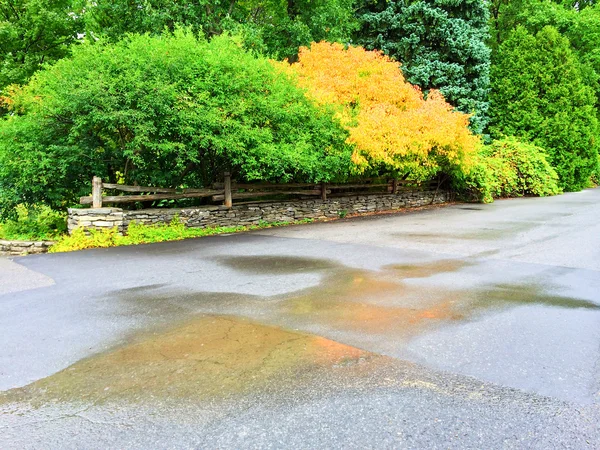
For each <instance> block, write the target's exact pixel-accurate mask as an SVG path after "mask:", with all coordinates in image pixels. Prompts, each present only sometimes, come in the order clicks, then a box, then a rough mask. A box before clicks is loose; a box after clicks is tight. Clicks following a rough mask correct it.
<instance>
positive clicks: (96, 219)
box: [67, 208, 123, 234]
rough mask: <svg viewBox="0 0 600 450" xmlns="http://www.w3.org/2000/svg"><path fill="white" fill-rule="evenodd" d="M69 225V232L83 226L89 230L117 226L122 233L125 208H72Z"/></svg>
mask: <svg viewBox="0 0 600 450" xmlns="http://www.w3.org/2000/svg"><path fill="white" fill-rule="evenodd" d="M67 226H68V231H69V234H71V233H72V232H73V230H75V229H76V228H83V229H84V230H86V231H89V230H106V229H110V228H115V227H116V228H117V230H118V231H119V233H122V232H123V210H122V209H121V208H95V209H94V208H91V209H76V208H70V209H69V220H68V223H67Z"/></svg>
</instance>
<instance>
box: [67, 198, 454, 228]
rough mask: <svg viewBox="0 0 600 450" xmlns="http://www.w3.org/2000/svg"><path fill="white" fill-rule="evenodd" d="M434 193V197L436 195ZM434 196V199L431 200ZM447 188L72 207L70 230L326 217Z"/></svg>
mask: <svg viewBox="0 0 600 450" xmlns="http://www.w3.org/2000/svg"><path fill="white" fill-rule="evenodd" d="M434 197H435V198H434ZM432 199H433V201H432ZM448 200H449V193H448V192H445V191H439V192H436V191H423V192H400V193H398V194H395V195H394V194H387V195H386V194H372V195H354V196H345V197H337V198H335V197H334V198H330V199H327V200H321V199H311V200H294V201H279V202H265V203H248V204H244V205H234V206H233V207H232V208H231V209H228V208H225V207H224V206H203V207H197V208H160V209H143V210H138V211H123V210H122V209H120V208H98V209H69V233H71V232H72V231H73V230H74V229H75V228H84V229H86V230H90V229H106V228H113V227H117V229H118V230H119V232H123V231H124V230H127V227H128V226H129V224H130V223H131V222H134V221H135V222H137V223H142V224H147V225H151V224H155V223H170V222H171V221H172V220H173V218H174V217H176V216H177V217H179V220H180V221H181V222H183V223H185V224H186V225H187V226H188V227H196V228H204V227H218V226H238V225H254V224H258V223H259V222H293V221H297V220H302V219H308V218H310V219H325V218H334V217H340V216H345V215H346V214H361V213H370V212H377V211H380V212H381V211H393V210H397V209H401V208H410V207H418V206H425V205H429V204H432V203H433V204H440V203H445V202H447V201H448Z"/></svg>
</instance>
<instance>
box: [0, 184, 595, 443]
mask: <svg viewBox="0 0 600 450" xmlns="http://www.w3.org/2000/svg"><path fill="white" fill-rule="evenodd" d="M0 330H1V331H0V333H1V335H0V336H1V341H2V345H1V346H0V448H3V449H4V448H6V449H12V448H19V449H20V448H35V449H40V448H49V449H54V448H61V449H62V448H74V449H75V448H77V449H81V448H103V449H107V448H286V449H288V448H306V449H315V448H427V449H429V448H457V449H464V448H478V449H480V448H486V449H494V448H540V449H541V448H543V449H548V448H574V449H579V448H585V449H598V448H600V189H595V190H586V191H583V192H580V193H572V194H566V195H563V196H558V197H549V198H541V199H540V198H524V199H513V200H503V201H497V202H495V203H493V204H490V205H481V204H455V205H451V206H446V207H441V208H440V207H435V208H431V209H424V210H419V211H403V212H399V213H396V214H387V215H380V216H368V217H360V218H348V219H343V220H338V221H334V222H326V223H315V224H310V225H302V226H291V227H286V228H273V229H268V230H262V231H257V232H251V233H245V234H235V235H223V236H213V237H208V238H202V239H194V240H187V241H180V242H172V243H161V244H152V245H142V246H134V247H121V248H113V249H97V250H88V251H81V252H75V253H68V254H49V255H36V256H28V257H22V258H13V259H12V260H9V259H0Z"/></svg>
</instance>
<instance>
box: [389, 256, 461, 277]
mask: <svg viewBox="0 0 600 450" xmlns="http://www.w3.org/2000/svg"><path fill="white" fill-rule="evenodd" d="M472 265H473V263H471V262H468V261H464V260H460V259H444V260H440V261H433V262H430V263H423V264H398V265H391V266H387V267H386V268H385V269H387V270H391V271H393V272H394V273H395V274H397V275H398V276H399V277H401V278H429V277H432V276H434V275H437V274H440V273H448V272H456V271H458V270H460V269H462V268H464V267H468V266H472Z"/></svg>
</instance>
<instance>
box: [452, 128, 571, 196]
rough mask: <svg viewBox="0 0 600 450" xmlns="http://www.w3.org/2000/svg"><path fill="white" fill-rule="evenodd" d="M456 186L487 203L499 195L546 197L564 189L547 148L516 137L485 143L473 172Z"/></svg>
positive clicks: (457, 180) (458, 179)
mask: <svg viewBox="0 0 600 450" xmlns="http://www.w3.org/2000/svg"><path fill="white" fill-rule="evenodd" d="M455 187H456V188H458V190H459V191H462V192H465V193H467V195H468V196H470V197H471V198H474V199H477V200H480V201H483V202H491V201H493V199H494V198H499V197H521V196H524V195H537V196H540V197H544V196H548V195H557V194H560V193H561V192H562V191H561V189H560V187H559V185H558V175H557V174H556V171H555V170H554V169H553V168H552V166H551V165H550V164H549V162H548V160H547V154H546V152H545V151H544V149H542V148H540V147H537V146H535V145H532V144H527V143H524V142H519V141H518V140H517V139H515V138H512V137H511V138H505V139H501V140H497V141H493V142H492V144H490V145H487V146H485V147H484V148H483V150H482V151H481V153H480V155H479V157H478V160H477V162H476V164H475V166H474V168H473V169H472V171H471V173H469V174H468V175H467V176H465V177H462V178H457V179H456V186H455Z"/></svg>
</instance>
